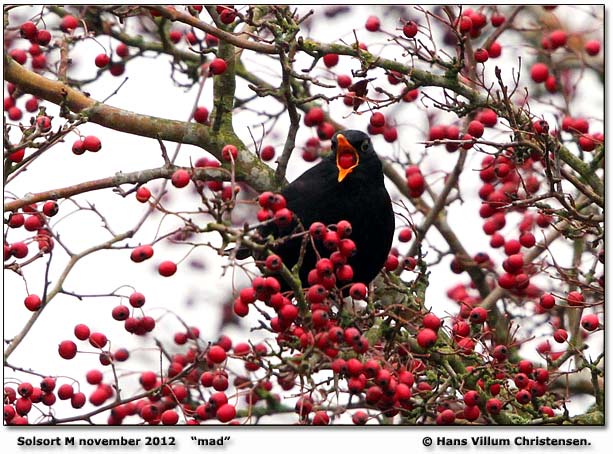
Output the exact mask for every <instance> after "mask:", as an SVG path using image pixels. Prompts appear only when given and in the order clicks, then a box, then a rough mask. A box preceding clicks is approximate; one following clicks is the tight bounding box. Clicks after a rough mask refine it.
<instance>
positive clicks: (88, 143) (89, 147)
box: [72, 136, 102, 155]
mask: <svg viewBox="0 0 613 454" xmlns="http://www.w3.org/2000/svg"><path fill="white" fill-rule="evenodd" d="M101 149H102V142H101V141H100V139H99V138H98V137H97V136H86V137H84V138H83V139H82V140H81V139H79V140H75V141H74V142H73V144H72V152H73V153H74V154H76V155H82V154H83V153H85V152H86V151H91V152H93V153H95V152H97V151H100V150H101Z"/></svg>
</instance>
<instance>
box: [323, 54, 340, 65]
mask: <svg viewBox="0 0 613 454" xmlns="http://www.w3.org/2000/svg"><path fill="white" fill-rule="evenodd" d="M323 60H324V65H326V66H327V67H328V68H332V67H333V66H336V65H337V64H338V60H339V57H338V54H326V55H324V57H323Z"/></svg>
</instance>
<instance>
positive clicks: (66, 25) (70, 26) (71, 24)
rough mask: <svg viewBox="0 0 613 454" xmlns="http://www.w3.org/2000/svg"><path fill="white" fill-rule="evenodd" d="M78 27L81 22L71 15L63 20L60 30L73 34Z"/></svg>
mask: <svg viewBox="0 0 613 454" xmlns="http://www.w3.org/2000/svg"><path fill="white" fill-rule="evenodd" d="M78 26H79V21H78V20H77V18H76V17H74V16H71V15H70V14H68V15H66V16H64V17H63V18H62V21H61V22H60V29H61V30H62V31H63V32H66V33H67V32H71V31H72V30H74V29H75V28H77V27H78Z"/></svg>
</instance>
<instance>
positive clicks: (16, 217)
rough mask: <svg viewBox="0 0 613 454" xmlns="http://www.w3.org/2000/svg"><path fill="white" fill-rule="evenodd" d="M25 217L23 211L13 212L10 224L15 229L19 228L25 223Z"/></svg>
mask: <svg viewBox="0 0 613 454" xmlns="http://www.w3.org/2000/svg"><path fill="white" fill-rule="evenodd" d="M24 220H25V218H24V216H23V214H21V213H11V215H10V217H9V222H8V225H9V227H11V228H13V229H18V228H19V227H21V226H22V225H23V222H24Z"/></svg>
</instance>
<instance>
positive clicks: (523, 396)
mask: <svg viewBox="0 0 613 454" xmlns="http://www.w3.org/2000/svg"><path fill="white" fill-rule="evenodd" d="M515 399H516V400H517V402H519V403H520V404H522V405H525V404H527V403H528V402H530V401H531V400H532V395H531V394H530V391H528V390H527V389H520V390H519V391H517V393H516V394H515Z"/></svg>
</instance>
